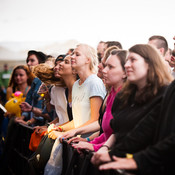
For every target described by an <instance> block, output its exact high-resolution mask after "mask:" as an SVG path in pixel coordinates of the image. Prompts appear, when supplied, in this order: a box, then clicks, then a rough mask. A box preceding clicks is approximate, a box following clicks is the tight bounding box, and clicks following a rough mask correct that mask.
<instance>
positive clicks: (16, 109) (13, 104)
mask: <svg viewBox="0 0 175 175" xmlns="http://www.w3.org/2000/svg"><path fill="white" fill-rule="evenodd" d="M25 99H26V98H25V97H23V93H22V92H20V91H17V92H15V93H13V94H12V98H11V99H10V100H9V101H7V103H6V104H5V108H6V110H7V112H10V113H14V114H15V116H16V117H21V108H20V106H19V105H20V104H21V103H22V102H24V101H25Z"/></svg>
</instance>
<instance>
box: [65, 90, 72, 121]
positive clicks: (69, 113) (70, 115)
mask: <svg viewBox="0 0 175 175" xmlns="http://www.w3.org/2000/svg"><path fill="white" fill-rule="evenodd" d="M65 94H66V99H67V114H68V117H69V121H71V120H72V119H73V115H72V106H70V105H69V100H68V88H66V90H65Z"/></svg>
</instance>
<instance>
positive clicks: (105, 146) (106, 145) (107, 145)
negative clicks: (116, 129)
mask: <svg viewBox="0 0 175 175" xmlns="http://www.w3.org/2000/svg"><path fill="white" fill-rule="evenodd" d="M102 147H106V148H108V150H109V146H108V145H102V146H101V148H102Z"/></svg>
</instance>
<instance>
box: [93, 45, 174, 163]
mask: <svg viewBox="0 0 175 175" xmlns="http://www.w3.org/2000/svg"><path fill="white" fill-rule="evenodd" d="M125 70H126V75H127V81H126V83H125V84H124V86H123V88H122V90H121V91H120V93H118V95H117V96H116V98H115V100H114V103H113V106H112V115H113V117H114V118H113V119H112V120H111V123H110V124H111V128H112V129H113V131H114V133H113V134H112V135H111V137H110V138H109V139H108V140H107V142H106V143H105V144H104V146H103V147H102V148H101V149H99V151H98V152H97V153H95V154H94V155H93V157H92V159H91V161H92V163H93V164H95V165H100V164H102V163H104V162H110V161H111V160H112V156H113V155H115V151H116V150H115V146H116V145H117V144H119V143H121V142H122V140H123V139H124V138H125V136H126V135H127V134H128V133H129V132H130V131H132V130H133V129H134V127H135V126H137V124H138V123H139V122H140V121H141V120H142V119H144V118H145V117H146V116H147V115H148V114H149V113H150V112H151V111H153V110H154V109H155V108H156V107H157V106H159V105H160V103H161V100H162V98H163V94H164V92H165V89H166V87H167V86H168V85H169V83H170V82H171V81H172V80H173V77H172V76H171V74H170V73H169V72H168V71H167V70H166V66H165V64H164V62H163V60H162V59H161V56H160V54H159V53H158V51H157V50H156V49H154V48H153V47H152V46H150V45H147V44H138V45H135V46H133V47H131V48H130V49H129V55H128V57H127V60H126V63H125Z"/></svg>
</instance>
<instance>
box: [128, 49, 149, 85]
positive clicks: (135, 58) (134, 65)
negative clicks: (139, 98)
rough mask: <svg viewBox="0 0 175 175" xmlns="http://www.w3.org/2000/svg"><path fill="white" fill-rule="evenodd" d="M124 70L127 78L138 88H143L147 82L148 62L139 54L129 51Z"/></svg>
mask: <svg viewBox="0 0 175 175" xmlns="http://www.w3.org/2000/svg"><path fill="white" fill-rule="evenodd" d="M125 70H126V75H127V79H128V80H129V81H130V82H131V83H133V84H135V85H137V87H138V88H143V87H144V86H145V85H146V82H147V74H148V64H147V63H146V62H145V60H144V58H143V57H141V56H140V55H138V54H136V53H133V52H130V53H129V55H128V57H127V60H126V63H125Z"/></svg>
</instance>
